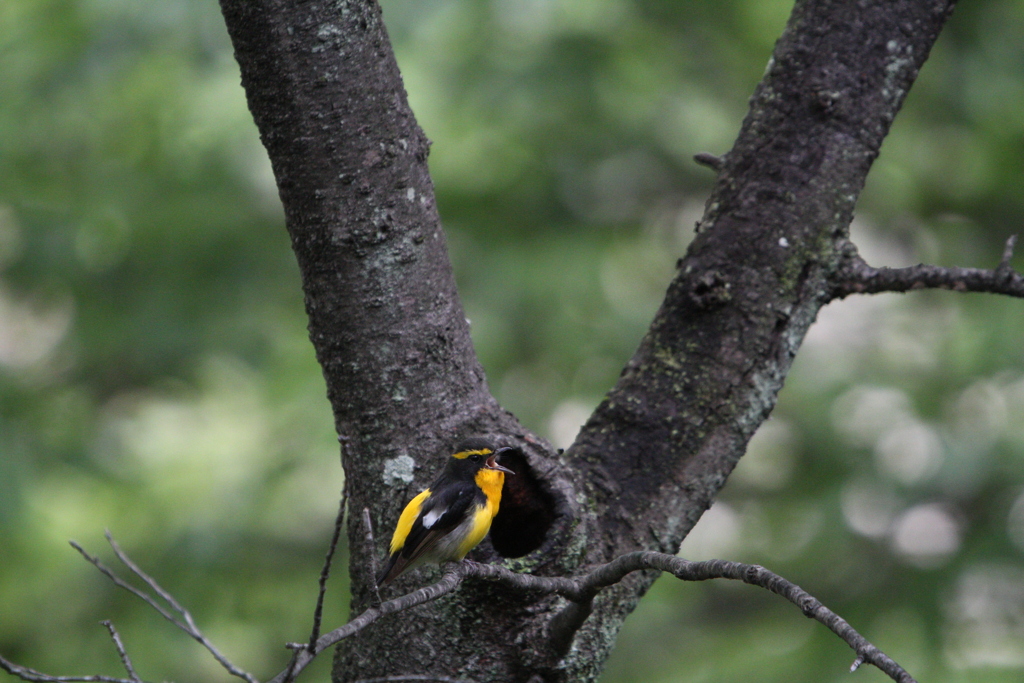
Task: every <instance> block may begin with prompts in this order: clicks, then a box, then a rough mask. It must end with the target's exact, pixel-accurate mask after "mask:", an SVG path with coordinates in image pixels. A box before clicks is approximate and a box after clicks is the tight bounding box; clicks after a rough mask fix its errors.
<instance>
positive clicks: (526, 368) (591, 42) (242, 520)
mask: <svg viewBox="0 0 1024 683" xmlns="http://www.w3.org/2000/svg"><path fill="white" fill-rule="evenodd" d="M789 10H790V4H789V3H787V2H783V1H781V0H705V1H703V2H696V1H693V2H683V1H679V2H670V1H668V0H662V1H656V0H649V1H638V2H627V1H625V0H492V1H491V2H480V1H470V0H385V5H384V12H385V20H386V22H387V23H388V26H389V29H390V32H391V36H392V38H393V40H394V43H395V48H396V52H397V56H398V60H399V64H400V66H401V68H402V71H403V74H404V76H405V80H406V85H407V88H408V90H409V96H410V100H411V103H412V106H413V108H414V110H415V112H416V114H417V116H418V117H419V120H420V123H421V124H422V126H423V128H424V129H425V131H426V133H427V135H428V136H429V137H430V138H431V139H432V140H433V142H434V146H433V150H432V153H431V159H430V162H431V170H432V173H433V178H434V181H435V183H436V186H437V196H438V203H439V206H440V211H441V216H442V219H443V221H444V224H445V227H446V230H447V233H448V237H449V244H450V248H451V252H452V259H453V261H454V264H455V268H456V271H457V277H458V280H459V285H460V290H461V292H462V296H463V301H464V303H465V306H466V309H467V314H468V316H469V318H470V319H471V320H472V325H473V334H474V338H475V340H476V343H477V348H478V352H479V354H480V357H481V360H482V362H483V364H484V366H485V368H486V370H487V372H488V376H489V378H490V383H491V387H492V390H493V391H494V392H495V393H496V395H497V396H498V398H499V399H500V400H501V401H502V403H503V404H504V405H505V406H506V407H508V408H510V409H511V410H513V411H514V412H515V413H516V414H517V415H518V416H519V417H520V418H521V419H522V420H523V421H524V422H525V423H526V424H527V425H528V426H529V427H531V428H533V429H535V430H537V431H538V432H540V433H542V434H544V435H546V436H548V437H550V438H552V439H553V440H554V441H555V442H556V443H557V445H561V446H565V445H567V444H568V443H569V442H570V441H571V439H572V437H573V435H574V434H575V432H576V429H577V428H578V426H579V424H580V423H581V422H582V420H583V419H584V417H585V416H586V415H587V413H588V412H589V411H590V410H591V409H592V408H593V406H594V405H596V403H597V402H598V401H599V400H600V398H601V396H602V394H603V393H604V392H605V391H606V390H607V389H608V388H609V387H610V386H611V385H612V384H613V382H614V381H615V379H616V377H617V376H618V372H619V369H620V368H621V366H622V365H623V363H624V361H625V360H626V359H627V358H628V357H629V356H630V355H631V353H632V351H633V349H634V348H635V346H636V344H637V342H638V340H639V339H640V337H641V335H642V334H643V332H644V330H645V328H646V325H647V323H648V321H649V320H650V318H651V316H652V314H653V312H654V310H655V308H656V306H657V305H658V303H659V301H660V298H661V296H662V293H663V291H664V289H665V287H666V285H667V283H668V281H669V279H670V277H671V276H672V273H673V265H674V263H675V260H676V258H678V256H680V255H681V254H682V253H683V251H684V249H685V246H686V244H687V242H688V241H689V239H690V238H691V236H692V230H693V223H694V222H695V221H696V220H697V219H698V218H699V216H700V214H701V211H702V209H703V202H704V200H705V198H706V197H707V195H708V193H709V190H710V186H711V183H712V180H713V174H712V173H711V172H710V171H709V170H707V169H705V168H702V167H699V166H697V165H696V164H695V163H693V162H692V160H691V157H692V155H693V154H694V153H697V152H712V153H716V154H720V153H723V152H725V151H727V150H728V148H729V146H730V145H731V142H732V139H733V138H734V136H735V134H736V132H737V131H738V129H739V125H740V122H741V120H742V117H743V116H744V114H745V110H746V102H747V98H748V97H749V96H750V93H751V92H752V91H753V88H754V86H755V84H756V83H757V81H758V80H759V78H760V77H761V74H762V72H763V69H764V65H765V63H766V61H767V59H768V56H769V54H770V51H771V48H772V45H773V43H774V41H775V39H776V38H777V37H778V35H779V33H780V32H781V30H782V28H783V26H784V23H785V20H786V17H787V15H788V13H789ZM1021 36H1024V4H1022V3H1020V2H1018V1H1015V0H984V1H981V0H979V1H976V2H970V3H962V4H961V6H960V8H959V9H958V10H957V13H956V14H955V15H954V17H953V19H952V20H951V22H950V24H949V25H948V27H947V29H946V31H945V33H944V34H943V36H942V38H941V39H940V40H939V42H938V44H937V45H936V47H935V50H934V52H933V56H932V58H931V59H930V60H929V62H928V63H927V64H926V66H925V68H924V70H923V71H922V73H921V77H920V79H919V81H918V83H917V84H916V85H915V86H914V88H913V90H912V91H911V93H910V96H909V98H908V100H907V104H906V108H905V110H904V111H903V112H902V113H901V114H900V116H899V117H898V118H897V120H896V123H895V125H894V127H893V131H892V134H891V136H890V137H889V139H888V140H887V141H886V143H885V145H884V147H883V149H882V154H881V156H880V158H879V159H878V161H877V162H876V164H875V167H874V169H873V170H872V172H871V176H870V178H869V180H868V186H867V188H866V189H865V191H864V194H863V196H862V199H861V201H860V203H859V205H858V211H857V218H856V220H855V223H854V227H853V232H854V237H855V240H856V241H857V243H858V244H859V245H860V247H861V249H862V252H863V253H864V254H865V256H866V257H867V258H868V260H869V261H870V262H871V263H872V264H874V265H909V264H913V263H917V262H919V261H924V262H934V263H939V264H943V265H966V266H978V267H993V266H994V265H995V264H996V263H997V262H998V259H999V255H1000V253H1001V250H1002V244H1003V242H1004V241H1005V239H1006V238H1007V236H1008V235H1009V234H1011V233H1014V232H1017V231H1019V230H1020V229H1021V225H1022V224H1024V192H1022V188H1021V185H1022V178H1024V40H1022V39H1021ZM1016 263H1017V265H1018V266H1024V262H1022V259H1017V260H1016ZM1022 339H1024V304H1022V303H1021V302H1019V301H1015V300H1011V299H1007V298H999V297H995V296H984V295H963V294H953V293H947V292H922V293H915V294H912V295H909V296H898V295H880V296H874V297H858V298H854V299H851V300H847V301H843V302H838V303H835V304H832V305H830V306H828V307H827V308H826V309H825V310H823V311H822V314H821V316H820V317H819V322H818V323H817V324H816V325H815V326H814V328H813V329H812V330H811V333H810V334H809V335H808V338H807V341H806V343H805V344H804V347H803V348H802V350H801V352H800V354H799V356H798V358H797V360H796V364H795V366H794V369H793V372H792V374H791V376H790V378H789V380H788V381H787V384H786V387H785V389H784V390H783V392H782V394H781V396H780V402H779V406H778V408H777V409H776V410H775V413H774V415H773V417H772V419H771V420H770V421H768V422H767V423H765V425H764V426H763V427H762V429H761V431H760V432H759V433H758V435H757V436H756V437H755V439H754V442H753V444H752V446H751V451H750V453H749V454H748V455H747V456H746V457H745V458H744V460H743V461H742V462H741V464H740V465H739V467H738V468H737V470H736V472H735V474H734V476H733V477H732V478H731V479H730V480H729V483H728V485H727V486H726V487H725V489H724V491H723V494H722V496H721V499H720V501H719V502H718V503H717V504H716V506H715V507H714V508H712V510H711V511H710V512H709V513H708V514H707V515H706V516H705V518H704V519H703V520H702V521H701V523H700V524H699V525H698V527H697V528H696V530H695V531H694V533H693V534H692V536H691V537H690V538H688V539H687V541H686V542H685V543H684V545H683V551H682V554H683V555H684V556H687V557H691V558H695V559H700V558H706V557H714V556H718V557H724V558H727V559H733V560H739V561H745V562H756V563H761V564H764V565H766V566H768V567H769V568H771V569H773V570H775V571H777V572H779V573H781V574H783V575H785V576H787V577H788V578H790V579H791V580H793V581H795V582H797V583H798V584H800V585H802V586H803V587H805V588H806V589H807V590H809V591H810V592H812V593H813V594H815V595H816V596H818V597H819V598H821V599H822V600H823V601H824V602H825V603H826V604H827V605H829V606H830V607H832V608H834V609H835V610H836V611H838V612H839V613H841V614H842V615H843V616H845V617H846V618H847V619H848V620H849V621H850V622H851V624H852V625H853V626H854V627H855V628H858V629H859V630H861V632H862V633H863V634H864V635H866V636H867V637H868V638H870V639H872V640H873V641H874V642H875V643H876V644H877V645H878V646H880V647H881V648H882V649H883V650H885V651H886V652H887V653H889V654H890V655H892V656H893V657H894V658H896V659H897V661H899V662H901V663H902V664H904V665H906V666H907V667H908V668H909V669H910V671H911V673H913V674H914V675H915V676H916V677H917V678H918V679H919V680H922V681H929V682H933V683H945V682H952V681H983V682H987V681H1019V680H1021V678H1022V677H1024V564H1022V560H1024V494H1022V489H1024V345H1022ZM337 450H338V449H337V444H336V441H335V439H334V435H333V432H332V427H331V417H330V410H329V406H328V404H327V401H326V399H325V398H324V385H323V380H322V378H321V376H320V372H319V368H318V367H317V365H316V363H315V361H314V358H313V353H312V349H311V347H310V345H309V342H308V340H307V339H306V331H305V319H304V313H303V307H302V301H301V293H300V290H299V280H298V273H297V270H296V266H295V263H294V258H293V256H292V254H291V252H290V250H289V244H288V239H287V236H286V233H285V231H284V228H283V225H282V214H281V209H280V205H279V202H278V199H277V194H276V189H275V187H274V182H273V177H272V175H271V172H270V167H269V163H268V162H267V159H266V155H265V153H264V151H263V149H262V147H261V146H260V144H259V141H258V138H257V135H256V131H255V127H254V126H253V123H252V121H251V118H250V117H249V114H248V111H247V110H246V106H245V101H244V97H243V93H242V90H241V88H240V86H239V78H238V70H237V66H236V65H235V63H234V61H233V59H232V55H231V49H230V45H229V43H228V39H227V35H226V32H225V29H224V26H223V22H222V20H221V18H220V15H219V10H218V7H217V5H216V4H215V3H214V2H213V1H212V0H203V1H202V2H200V1H198V0H161V2H146V1H145V0H80V1H78V2H73V1H70V0H14V1H10V2H3V3H0V653H2V654H4V655H5V656H7V657H9V658H11V659H13V660H15V661H17V662H20V663H23V664H27V665H31V666H35V667H37V668H39V669H43V670H45V671H47V672H49V673H53V674H89V673H100V672H102V673H106V674H113V675H120V670H119V664H118V662H117V658H116V653H115V652H114V650H113V647H112V646H111V645H110V643H109V639H108V637H107V634H106V631H105V630H104V629H103V628H102V627H101V626H99V625H98V622H99V620H100V619H106V618H110V619H113V620H114V623H115V625H116V626H117V627H118V628H119V629H120V631H121V633H122V636H123V638H124V640H125V642H126V644H127V646H128V647H129V650H130V652H131V653H132V655H133V657H134V660H135V663H136V666H137V667H138V669H139V671H140V673H141V675H142V676H143V677H144V678H147V679H149V680H210V681H213V680H227V679H228V676H227V675H226V674H224V673H223V672H221V670H220V669H219V668H218V666H217V665H216V664H215V663H214V662H213V660H212V659H211V658H210V657H209V656H208V655H206V654H205V652H204V651H202V650H201V648H199V646H198V645H196V644H195V643H193V642H192V641H190V640H189V639H188V638H187V637H186V636H184V635H183V634H180V633H178V632H176V631H173V630H172V629H171V627H170V626H169V625H168V624H166V623H165V622H163V620H162V619H161V618H160V617H159V616H157V615H156V614H155V613H153V612H152V611H151V610H149V609H148V608H146V607H145V606H142V605H141V603H138V602H137V601H135V600H134V599H131V596H128V595H126V594H125V595H122V594H121V592H119V591H115V590H114V589H113V587H112V586H111V585H110V584H109V583H108V582H107V581H106V580H105V579H103V578H102V577H101V576H100V575H99V574H98V573H97V572H96V571H95V570H94V569H93V568H92V567H91V566H89V565H88V564H86V563H85V562H83V561H82V560H81V559H79V558H78V557H77V555H76V554H75V553H74V551H73V550H72V549H71V548H70V547H68V545H67V543H66V541H67V540H68V539H70V538H74V539H76V540H78V541H80V542H81V543H83V544H84V545H85V546H86V548H88V549H90V550H91V551H93V552H97V553H100V554H101V555H102V556H103V558H104V559H105V560H107V561H109V562H110V563H114V562H115V560H113V558H112V557H111V554H110V552H109V550H108V549H106V548H105V545H104V540H103V536H102V534H103V530H104V529H105V528H109V529H110V530H111V531H112V532H113V534H114V535H115V537H116V538H117V539H118V540H119V541H120V543H121V544H122V545H123V546H124V547H125V549H126V550H128V551H129V552H130V554H131V555H132V556H133V557H134V558H135V559H136V560H138V561H139V562H140V563H141V564H142V565H143V566H144V567H145V568H147V569H148V570H149V571H150V573H152V574H153V575H155V576H156V577H157V578H158V579H159V580H160V581H161V582H162V583H163V584H164V585H165V586H166V587H167V588H168V589H170V590H171V591H172V592H174V593H175V595H177V596H178V598H179V599H180V600H182V601H183V602H184V603H185V604H186V605H188V606H190V607H192V609H193V612H194V614H195V617H196V619H197V620H198V622H199V624H200V625H201V626H202V627H204V629H205V630H206V632H207V634H208V635H209V636H210V637H211V638H212V639H213V640H214V641H215V642H216V643H218V644H219V645H220V647H221V649H222V650H223V651H224V652H225V653H226V654H227V655H228V656H229V657H231V658H232V659H233V660H234V661H235V662H236V663H238V664H239V665H241V666H243V667H245V668H247V669H249V670H250V671H252V672H253V673H255V674H256V675H257V676H258V677H261V678H265V677H268V676H270V675H272V674H274V673H276V672H277V671H278V670H280V669H281V668H282V667H283V665H284V662H285V661H286V656H287V654H286V652H285V651H284V650H283V648H282V643H283V642H285V641H290V640H302V639H303V638H305V637H306V634H308V629H309V624H310V620H311V619H310V615H311V612H312V608H313V602H314V599H315V586H316V577H317V574H318V572H319V567H320V563H321V560H322V557H323V552H324V549H325V547H326V543H327V539H328V538H329V534H330V529H331V523H332V520H333V517H334V514H335V505H336V500H337V496H338V492H339V491H340V489H341V486H342V481H343V479H342V475H341V472H340V468H339V466H338V452H337ZM344 561H345V560H344V558H342V559H341V562H344ZM346 574H347V572H346V571H344V570H343V569H339V570H338V571H337V573H336V577H335V580H334V582H333V583H332V591H331V592H330V593H329V599H328V608H327V615H328V618H327V623H328V624H329V625H331V626H333V625H337V624H339V623H340V622H341V621H342V620H343V619H344V618H345V612H346V600H345V593H346V584H345V582H346ZM852 659H853V656H852V654H851V652H850V651H849V650H848V648H846V646H845V645H843V644H842V643H841V642H840V641H839V640H838V639H837V638H835V637H834V636H833V635H832V634H831V633H829V632H827V631H826V629H824V627H822V626H820V625H817V624H815V623H813V622H811V621H809V620H807V619H805V618H804V617H803V616H801V614H800V612H799V611H798V610H797V609H796V608H794V607H793V606H791V605H789V604H787V603H784V602H783V601H782V600H781V599H779V598H777V597H775V596H772V595H769V594H767V593H766V592H764V591H761V590H758V589H755V588H752V587H748V586H742V585H739V586H737V585H728V584H726V583H724V582H719V583H711V584H683V583H679V582H673V581H670V580H667V579H663V580H661V581H659V582H658V583H657V584H656V585H655V587H654V589H653V590H652V591H651V594H650V595H649V596H648V597H647V598H645V599H644V601H643V602H642V603H641V606H640V608H639V609H638V610H637V611H636V613H635V614H634V615H633V616H631V617H630V619H629V621H628V622H627V625H626V628H625V630H624V632H623V634H622V637H621V639H620V641H619V647H618V648H617V649H616V651H615V652H614V654H613V656H612V659H611V661H610V662H609V665H608V670H607V674H606V675H605V678H604V680H605V681H606V682H607V683H621V682H626V681H638V682H639V681H643V682H661V681H665V682H668V681H685V682H693V683H697V682H702V681H709V682H710V681H741V680H744V681H745V680H754V681H765V682H773V681H780V682H781V681H786V682H802V681H807V682H808V683H809V682H811V681H814V682H820V681H840V680H842V681H847V680H858V681H882V680H885V679H884V676H883V675H882V674H880V673H879V672H877V671H875V670H869V669H867V668H865V669H863V670H861V671H860V672H858V673H857V674H855V676H856V678H855V679H853V678H850V674H848V673H846V671H847V668H848V666H849V664H850V663H851V661H852ZM327 660H328V658H326V657H325V658H324V661H323V662H319V663H318V664H317V665H316V666H315V667H314V668H313V669H312V670H310V671H309V672H308V673H307V674H305V675H306V676H307V679H306V680H311V681H312V680H320V681H326V680H327V675H328V674H327V670H328V667H329V662H328V661H327Z"/></svg>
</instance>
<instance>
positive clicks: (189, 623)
mask: <svg viewBox="0 0 1024 683" xmlns="http://www.w3.org/2000/svg"><path fill="white" fill-rule="evenodd" d="M105 536H106V537H107V541H108V542H109V543H110V547H111V548H113V550H114V554H115V555H117V559H119V560H120V561H121V562H122V563H123V564H124V566H126V567H128V569H130V570H131V572H132V573H133V574H135V575H136V576H138V577H139V578H140V579H142V580H143V581H145V582H146V584H147V585H148V586H149V587H150V588H152V589H153V592H155V593H156V594H157V595H159V596H160V597H161V598H163V599H164V601H166V602H167V604H169V605H170V606H171V608H172V609H173V610H174V611H175V612H177V613H178V614H180V615H181V618H182V619H183V620H184V621H179V620H178V619H176V618H175V617H174V616H173V615H172V614H171V613H170V612H168V611H167V610H166V609H164V608H163V606H162V605H160V603H158V602H157V601H156V600H155V599H154V598H153V597H152V596H151V595H149V594H148V593H146V592H144V591H141V590H139V589H138V588H136V587H135V586H132V585H131V584H129V583H127V582H125V581H124V579H122V578H121V577H119V576H118V575H117V574H115V573H114V572H113V570H111V569H110V568H108V567H107V566H106V565H104V564H103V563H102V562H100V561H99V559H98V558H96V557H93V556H92V555H90V554H89V553H87V552H85V550H84V549H83V548H82V546H80V545H79V544H78V543H76V542H74V541H70V543H71V546H72V547H73V548H74V549H75V550H77V551H78V552H79V553H81V554H82V556H83V557H84V558H85V559H86V560H88V561H89V562H90V563H92V565H93V566H95V567H96V568H97V569H98V570H100V572H102V573H103V574H104V575H105V576H106V577H107V578H109V579H110V580H111V581H113V582H114V585H116V586H119V587H121V588H124V589H125V590H126V591H128V592H129V593H131V594H132V595H135V596H137V597H139V598H141V599H142V600H144V601H145V602H146V604H148V605H149V606H150V607H152V608H153V609H155V610H156V611H157V612H158V613H160V615H161V616H163V617H164V618H165V619H167V620H168V621H169V622H171V623H172V624H174V625H175V626H177V627H178V628H179V629H181V630H182V631H184V632H185V633H187V634H188V635H189V636H190V637H191V638H192V639H193V640H195V641H196V642H198V643H199V644H200V645H202V646H203V647H205V648H206V650H207V651H208V652H209V653H210V654H211V655H213V657H214V659H216V660H217V661H218V662H219V663H220V665H221V666H222V667H224V669H225V670H226V671H227V672H228V673H230V674H231V675H232V676H237V677H238V678H241V679H243V680H245V681H246V683H259V682H258V681H257V680H256V678H255V677H254V676H253V675H252V674H250V673H249V672H247V671H243V670H242V669H239V668H238V667H236V666H235V665H234V664H232V663H231V662H230V661H229V660H228V658H227V657H225V656H224V655H223V654H221V652H220V650H218V649H217V647H216V646H215V645H214V644H213V643H212V642H210V640H209V639H208V638H207V637H206V636H205V635H203V632H202V631H200V630H199V627H198V626H196V623H195V620H194V619H193V618H192V614H191V613H189V611H188V610H187V609H185V608H184V607H182V606H181V605H180V604H178V601H177V600H175V599H174V596H172V595H171V594H170V593H168V592H167V591H165V590H164V589H163V588H162V587H161V586H160V584H158V583H157V582H156V580H155V579H153V578H152V577H151V576H149V575H148V574H146V572H144V571H142V569H140V568H139V566H138V565H136V564H135V563H134V562H133V561H132V559H131V558H130V557H128V555H127V554H126V553H125V552H124V551H123V550H122V549H121V546H119V545H118V544H117V541H115V540H114V537H113V536H112V535H111V534H110V532H109V531H107V532H106V533H105Z"/></svg>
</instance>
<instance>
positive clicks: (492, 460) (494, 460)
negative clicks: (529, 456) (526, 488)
mask: <svg viewBox="0 0 1024 683" xmlns="http://www.w3.org/2000/svg"><path fill="white" fill-rule="evenodd" d="M511 450H515V449H513V448H509V447H505V448H499V449H498V450H497V451H495V452H494V454H493V455H492V456H491V457H489V458H487V462H486V463H484V464H485V465H486V466H487V469H489V470H498V471H499V472H506V473H507V474H515V472H513V471H512V470H510V469H509V468H507V467H503V466H501V465H499V464H498V456H499V455H501V454H502V453H504V452H505V451H511Z"/></svg>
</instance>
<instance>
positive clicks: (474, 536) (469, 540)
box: [455, 469, 505, 560]
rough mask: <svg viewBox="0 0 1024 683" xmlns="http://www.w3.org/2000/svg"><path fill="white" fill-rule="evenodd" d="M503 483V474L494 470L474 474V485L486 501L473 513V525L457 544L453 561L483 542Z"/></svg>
mask: <svg viewBox="0 0 1024 683" xmlns="http://www.w3.org/2000/svg"><path fill="white" fill-rule="evenodd" d="M504 483H505V473H504V472H499V471H496V470H487V469H483V470H480V471H479V472H477V473H476V485H477V486H479V487H480V490H481V491H483V492H484V496H486V497H487V501H486V502H485V503H484V504H483V505H478V506H477V507H476V510H474V512H473V524H472V526H471V527H470V529H469V533H468V534H466V537H465V538H464V539H463V540H462V543H460V544H459V550H458V554H457V556H456V558H455V559H457V560H461V559H462V558H464V557H465V556H466V553H468V552H469V551H470V550H472V549H473V548H475V547H476V545H477V544H478V543H479V542H480V541H482V540H484V536H486V535H487V532H488V531H490V529H491V520H493V519H494V515H496V514H498V505H499V504H500V503H501V487H502V485H503V484H504Z"/></svg>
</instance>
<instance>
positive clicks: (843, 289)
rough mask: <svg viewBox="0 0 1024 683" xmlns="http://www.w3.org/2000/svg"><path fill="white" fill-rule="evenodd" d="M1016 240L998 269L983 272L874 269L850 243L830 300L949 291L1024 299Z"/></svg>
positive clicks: (1013, 238) (1011, 240) (935, 268)
mask: <svg viewBox="0 0 1024 683" xmlns="http://www.w3.org/2000/svg"><path fill="white" fill-rule="evenodd" d="M1016 243H1017V236H1016V235H1013V236H1011V237H1010V238H1009V239H1008V240H1006V246H1005V247H1004V248H1003V255H1002V258H1001V259H1000V261H999V265H998V266H997V267H996V268H995V269H994V270H985V269H983V268H956V267H951V268H945V267H942V266H930V265H925V264H920V265H916V266H909V267H907V268H873V267H872V266H869V265H868V264H867V263H866V262H865V261H864V259H862V258H861V257H860V255H859V254H858V253H857V250H856V248H855V247H854V246H853V245H852V244H850V243H847V245H846V246H845V248H844V251H845V254H844V259H843V263H842V264H841V266H840V267H839V269H838V270H837V271H836V273H835V275H834V276H833V277H832V283H831V291H830V292H829V298H830V299H842V298H844V297H847V296H849V295H851V294H876V293H878V292H907V291H910V290H914V289H950V290H953V291H957V292H988V293H990V294H1006V295H1007V296H1014V297H1021V298H1024V276H1022V275H1021V274H1020V273H1018V272H1016V271H1015V270H1014V269H1013V267H1012V266H1011V265H1010V260H1011V259H1012V258H1013V249H1014V246H1015V245H1016Z"/></svg>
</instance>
